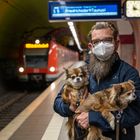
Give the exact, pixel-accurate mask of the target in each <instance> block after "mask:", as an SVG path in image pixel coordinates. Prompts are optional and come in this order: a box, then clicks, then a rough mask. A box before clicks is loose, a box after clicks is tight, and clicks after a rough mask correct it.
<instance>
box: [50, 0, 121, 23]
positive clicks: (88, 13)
mask: <svg viewBox="0 0 140 140" xmlns="http://www.w3.org/2000/svg"><path fill="white" fill-rule="evenodd" d="M48 9H49V12H48V13H49V20H50V21H53V20H59V21H64V20H76V21H79V20H96V19H118V18H121V1H106V2H105V1H102V2H101V1H75V2H64V1H61V2H52V1H49V8H48Z"/></svg>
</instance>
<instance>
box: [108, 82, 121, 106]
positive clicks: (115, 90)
mask: <svg viewBox="0 0 140 140" xmlns="http://www.w3.org/2000/svg"><path fill="white" fill-rule="evenodd" d="M121 91H122V86H121V85H120V84H113V86H112V88H111V93H110V97H109V100H110V103H111V104H113V103H114V101H115V100H116V99H117V97H118V96H119V95H120V94H121Z"/></svg>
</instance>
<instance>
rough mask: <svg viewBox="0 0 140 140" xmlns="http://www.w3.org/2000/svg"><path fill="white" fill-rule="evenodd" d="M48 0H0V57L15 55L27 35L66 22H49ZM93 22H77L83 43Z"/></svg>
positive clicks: (59, 26)
mask: <svg viewBox="0 0 140 140" xmlns="http://www.w3.org/2000/svg"><path fill="white" fill-rule="evenodd" d="M47 5H48V0H0V58H2V57H11V56H12V57H16V56H17V55H18V54H17V53H16V52H17V51H16V50H17V48H19V46H20V45H21V44H22V43H23V42H24V41H25V40H26V38H27V37H29V36H33V37H37V36H42V35H43V34H46V33H47V32H49V31H51V30H54V29H56V28H61V27H65V28H68V25H67V23H65V22H59V23H49V21H48V6H47ZM93 23H94V22H91V21H90V22H79V23H78V22H77V23H76V27H77V30H78V33H79V37H80V39H81V40H82V42H83V43H85V42H86V36H87V34H88V31H89V30H90V28H91V26H92V25H93Z"/></svg>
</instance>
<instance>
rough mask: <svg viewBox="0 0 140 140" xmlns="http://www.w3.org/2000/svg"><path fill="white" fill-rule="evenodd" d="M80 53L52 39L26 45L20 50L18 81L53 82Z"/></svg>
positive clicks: (76, 59) (77, 58)
mask: <svg viewBox="0 0 140 140" xmlns="http://www.w3.org/2000/svg"><path fill="white" fill-rule="evenodd" d="M78 60H79V53H78V52H77V51H73V50H71V49H69V48H67V47H64V46H63V45H61V44H59V43H57V42H56V41H55V40H54V39H51V40H50V41H48V42H47V43H39V40H36V41H35V43H25V44H24V45H23V47H22V48H21V49H20V53H19V62H20V63H19V64H18V79H19V81H20V82H30V81H34V82H40V83H41V82H52V81H54V80H56V79H57V78H58V77H59V76H60V75H61V74H62V73H63V72H64V68H68V67H69V66H71V65H72V64H73V63H74V62H76V61H78Z"/></svg>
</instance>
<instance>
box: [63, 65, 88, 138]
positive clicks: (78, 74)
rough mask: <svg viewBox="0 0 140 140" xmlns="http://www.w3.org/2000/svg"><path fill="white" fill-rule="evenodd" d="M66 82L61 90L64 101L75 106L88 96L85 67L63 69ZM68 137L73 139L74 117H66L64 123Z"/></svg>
mask: <svg viewBox="0 0 140 140" xmlns="http://www.w3.org/2000/svg"><path fill="white" fill-rule="evenodd" d="M65 71H66V83H65V85H64V89H63V92H62V99H63V100H64V102H65V103H68V104H71V105H72V106H73V107H75V108H77V107H78V106H79V105H80V103H81V102H82V101H84V100H85V99H86V98H87V96H88V90H87V85H88V72H87V68H86V67H79V68H71V69H65ZM66 126H67V128H68V136H69V139H71V140H73V139H74V135H75V134H74V118H73V117H68V121H67V123H66Z"/></svg>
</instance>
